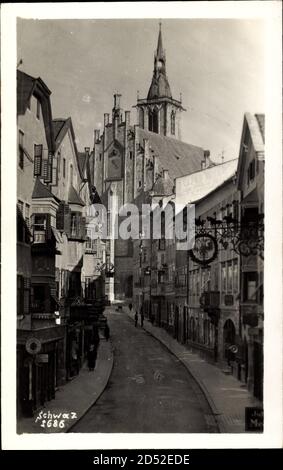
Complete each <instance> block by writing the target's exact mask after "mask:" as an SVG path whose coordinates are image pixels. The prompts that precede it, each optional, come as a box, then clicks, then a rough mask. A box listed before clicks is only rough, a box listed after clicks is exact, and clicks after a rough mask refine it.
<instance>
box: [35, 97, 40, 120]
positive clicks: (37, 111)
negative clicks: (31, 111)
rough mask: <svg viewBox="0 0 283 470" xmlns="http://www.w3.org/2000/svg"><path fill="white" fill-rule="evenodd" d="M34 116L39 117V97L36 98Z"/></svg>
mask: <svg viewBox="0 0 283 470" xmlns="http://www.w3.org/2000/svg"><path fill="white" fill-rule="evenodd" d="M36 117H37V119H40V102H39V99H36Z"/></svg>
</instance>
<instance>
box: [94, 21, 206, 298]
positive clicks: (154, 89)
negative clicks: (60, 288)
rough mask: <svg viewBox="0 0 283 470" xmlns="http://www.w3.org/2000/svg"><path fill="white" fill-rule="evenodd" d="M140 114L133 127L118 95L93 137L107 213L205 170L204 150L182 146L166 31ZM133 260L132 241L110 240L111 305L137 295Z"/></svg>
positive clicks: (98, 184) (139, 102) (96, 173)
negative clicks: (168, 69) (113, 201)
mask: <svg viewBox="0 0 283 470" xmlns="http://www.w3.org/2000/svg"><path fill="white" fill-rule="evenodd" d="M136 108H137V111H138V124H137V125H132V124H131V113H130V111H125V112H123V110H122V107H121V95H120V94H118V93H117V94H115V95H114V106H113V109H112V113H111V119H110V113H105V114H104V127H103V133H102V135H100V131H99V130H98V129H95V131H94V147H93V151H92V153H91V157H90V168H91V174H92V178H93V182H94V185H95V187H96V188H97V190H98V192H99V193H100V194H101V195H102V196H101V199H102V201H103V203H104V204H105V205H106V206H107V207H108V209H109V207H110V206H109V205H110V202H111V197H112V196H115V197H116V198H117V200H118V207H121V206H122V205H123V204H126V203H136V204H137V205H139V206H140V205H141V204H142V203H143V201H146V200H148V195H149V193H150V192H151V191H154V187H155V186H156V184H157V182H160V181H162V180H163V179H164V178H169V179H170V180H171V181H174V179H175V178H176V177H179V176H181V175H186V174H190V173H193V172H195V171H198V170H200V169H201V168H202V165H203V161H204V150H203V149H202V148H200V147H197V146H194V145H190V144H187V143H185V142H182V141H181V140H180V136H181V133H180V127H181V113H182V111H184V108H183V106H182V103H181V101H178V100H176V99H174V98H173V97H172V93H171V88H170V85H169V81H168V77H167V74H166V55H165V51H164V48H163V40H162V32H161V27H160V30H159V34H158V42H157V49H156V52H155V55H154V71H153V77H152V81H151V83H150V87H149V91H148V95H147V98H146V99H138V100H137V103H136ZM209 164H211V162H210V160H209V159H208V165H209ZM110 238H111V237H110ZM132 255H133V245H132V242H131V241H124V240H121V239H119V240H115V243H114V242H113V241H111V240H109V243H108V253H107V256H108V259H109V263H111V265H113V266H114V269H115V276H114V278H111V279H109V283H108V285H107V284H106V288H107V292H108V298H109V300H110V301H112V300H114V298H121V299H123V298H131V297H132V295H133V282H134V281H133V276H132V274H131V272H132V269H133V256H132Z"/></svg>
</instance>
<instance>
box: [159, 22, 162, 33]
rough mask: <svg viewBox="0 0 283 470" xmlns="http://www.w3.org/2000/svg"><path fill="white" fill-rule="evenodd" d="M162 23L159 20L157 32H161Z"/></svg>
mask: <svg viewBox="0 0 283 470" xmlns="http://www.w3.org/2000/svg"><path fill="white" fill-rule="evenodd" d="M161 26H162V22H161V20H159V31H161Z"/></svg>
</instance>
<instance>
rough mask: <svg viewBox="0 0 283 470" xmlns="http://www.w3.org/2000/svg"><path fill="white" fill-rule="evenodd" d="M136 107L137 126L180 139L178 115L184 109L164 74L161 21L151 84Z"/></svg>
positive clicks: (164, 62) (164, 57) (164, 60)
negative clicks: (173, 95)
mask: <svg viewBox="0 0 283 470" xmlns="http://www.w3.org/2000/svg"><path fill="white" fill-rule="evenodd" d="M136 107H137V110H138V123H139V127H141V128H142V129H145V130H147V131H151V132H155V133H156V134H160V135H164V136H168V137H173V138H175V139H178V140H180V139H181V129H180V127H181V126H180V125H181V122H180V117H181V116H180V115H181V112H182V111H185V109H184V108H183V106H182V102H181V101H177V100H175V99H173V98H172V94H171V89H170V85H169V82H168V78H167V75H166V55H165V50H164V49H163V44H162V32H161V23H159V35H158V42H157V49H156V52H155V54H154V70H153V77H152V80H151V85H150V88H149V91H148V94H147V98H146V99H139V98H138V100H137V105H136Z"/></svg>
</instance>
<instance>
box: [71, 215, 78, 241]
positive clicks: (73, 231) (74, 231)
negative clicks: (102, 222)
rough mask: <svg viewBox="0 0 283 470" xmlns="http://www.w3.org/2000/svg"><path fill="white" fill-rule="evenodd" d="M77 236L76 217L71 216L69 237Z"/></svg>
mask: <svg viewBox="0 0 283 470" xmlns="http://www.w3.org/2000/svg"><path fill="white" fill-rule="evenodd" d="M76 234H77V217H76V214H72V215H71V236H72V237H75V236H76Z"/></svg>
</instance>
